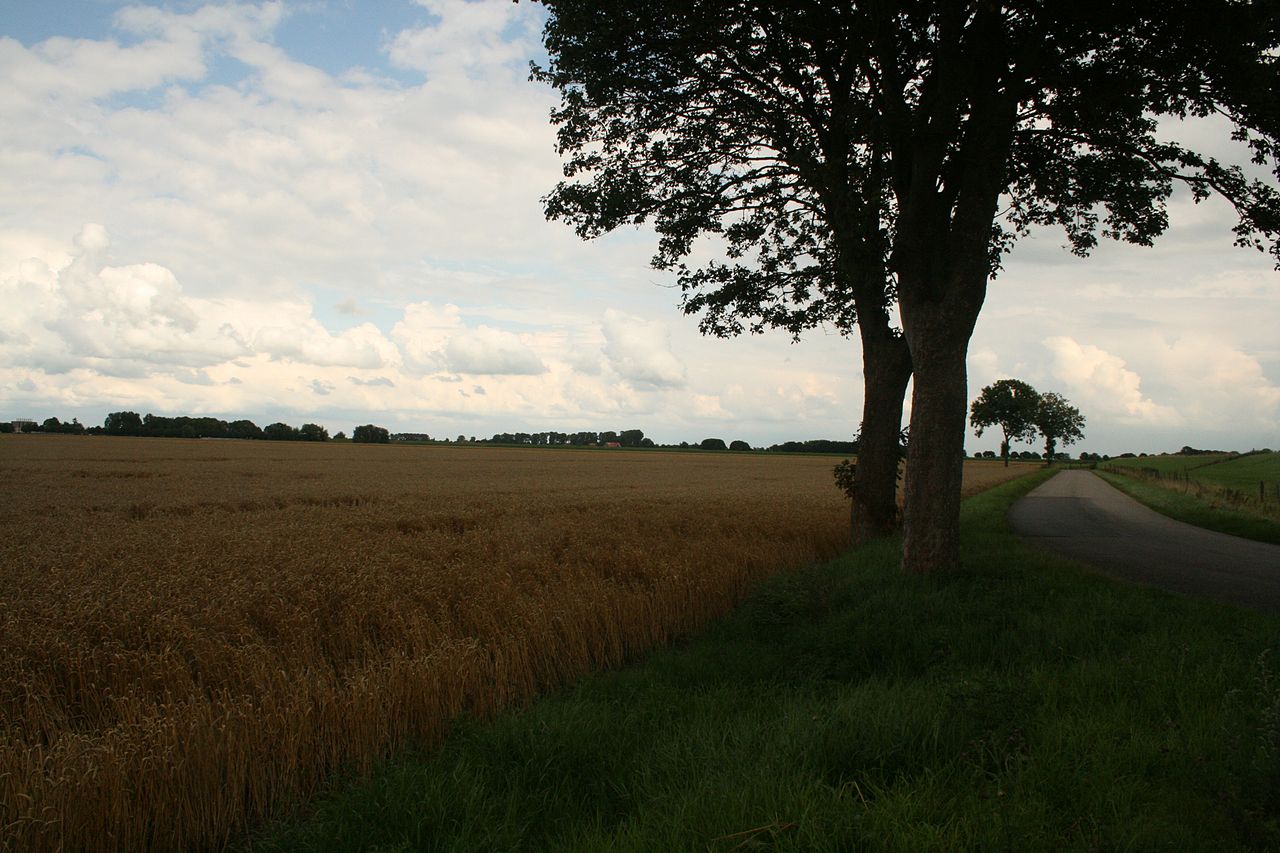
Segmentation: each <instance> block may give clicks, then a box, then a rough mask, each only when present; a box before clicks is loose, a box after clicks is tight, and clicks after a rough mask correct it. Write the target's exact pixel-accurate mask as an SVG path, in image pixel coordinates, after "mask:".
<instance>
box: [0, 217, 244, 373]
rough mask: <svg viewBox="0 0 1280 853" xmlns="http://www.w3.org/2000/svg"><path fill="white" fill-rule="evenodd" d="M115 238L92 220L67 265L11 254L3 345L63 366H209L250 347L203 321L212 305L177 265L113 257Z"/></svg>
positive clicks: (27, 358) (10, 354) (0, 283)
mask: <svg viewBox="0 0 1280 853" xmlns="http://www.w3.org/2000/svg"><path fill="white" fill-rule="evenodd" d="M110 245H111V243H110V238H109V237H108V236H107V232H106V229H104V228H103V227H102V226H101V225H96V224H89V225H86V226H84V228H83V229H81V231H80V233H79V234H78V235H77V237H76V238H75V241H74V248H73V250H72V251H71V252H70V253H69V255H68V257H69V262H66V263H64V264H63V265H62V266H61V267H59V268H51V267H50V266H49V265H48V264H47V263H46V262H45V261H44V260H42V259H41V258H40V257H27V258H22V259H20V260H18V261H17V263H13V262H12V260H11V261H10V264H9V271H8V272H7V273H0V295H2V296H3V301H4V303H5V304H6V305H8V306H10V310H9V311H8V312H7V314H6V315H5V316H4V317H0V341H3V343H0V353H3V354H4V356H5V357H6V358H8V359H9V360H10V362H11V363H15V364H29V365H32V366H38V367H44V368H49V369H57V368H59V367H61V368H65V367H66V366H68V363H69V364H76V363H81V362H83V361H85V360H87V359H93V360H108V361H131V362H141V363H145V364H150V365H154V366H157V367H161V366H164V367H168V366H184V367H203V366H207V365H210V364H217V363H219V362H222V361H226V360H228V359H231V358H235V357H237V356H239V355H243V354H245V353H247V352H248V348H247V347H246V345H245V344H244V342H243V341H242V340H241V339H240V338H239V337H238V335H237V334H236V333H235V330H234V329H233V328H231V327H229V326H227V325H225V324H217V323H214V322H208V321H202V319H201V318H202V317H206V316H208V312H207V311H206V310H205V308H206V306H205V305H203V304H201V303H200V302H198V301H193V300H191V299H189V298H187V296H186V295H185V294H184V293H183V290H182V287H181V285H180V284H179V283H178V281H177V279H176V278H174V276H173V274H172V273H171V272H170V271H169V270H167V269H165V268H164V267H161V266H159V265H157V264H151V263H142V264H129V265H124V266H109V265H107V263H106V261H105V258H106V255H107V252H108V250H109V248H110Z"/></svg>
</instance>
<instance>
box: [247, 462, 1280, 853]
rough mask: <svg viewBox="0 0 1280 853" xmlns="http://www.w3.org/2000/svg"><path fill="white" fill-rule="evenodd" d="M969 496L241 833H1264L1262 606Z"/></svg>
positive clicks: (1274, 703)
mask: <svg viewBox="0 0 1280 853" xmlns="http://www.w3.org/2000/svg"><path fill="white" fill-rule="evenodd" d="M1047 476H1049V474H1048V472H1045V473H1040V474H1037V475H1034V476H1031V477H1028V478H1024V479H1022V480H1019V481H1015V482H1013V483H1009V484H1006V485H1004V486H1001V487H998V488H996V489H993V490H991V491H989V492H986V493H983V494H981V495H978V496H975V497H973V498H970V499H969V500H968V501H967V502H966V504H965V507H964V540H965V541H964V553H965V565H964V569H963V571H962V572H960V573H958V574H956V575H953V576H949V577H944V578H917V577H906V576H903V575H902V574H901V573H900V572H899V570H898V567H897V543H896V542H893V541H888V542H883V543H877V544H874V545H872V546H869V547H866V548H862V549H860V550H857V551H855V552H852V553H850V554H848V555H846V556H844V557H841V558H838V559H836V560H832V561H830V562H827V563H824V564H821V565H816V566H813V567H811V568H809V569H806V570H803V571H799V572H794V573H789V574H784V575H781V576H778V577H776V578H774V579H772V580H769V581H766V582H764V583H762V584H761V585H760V586H759V587H758V588H757V589H756V591H755V592H754V594H753V595H752V596H751V597H750V598H749V599H748V600H747V601H746V603H745V604H744V605H742V606H741V607H739V608H738V609H737V610H736V611H735V612H734V613H733V615H731V616H730V617H729V618H727V619H725V620H723V621H721V622H718V623H716V624H715V625H714V626H713V627H712V628H711V629H710V630H709V631H708V632H706V633H705V634H704V635H702V636H700V637H698V638H696V639H694V640H692V641H688V642H686V643H683V644H682V645H680V646H678V647H675V648H671V649H667V650H665V651H661V652H658V653H656V654H653V655H651V656H650V657H648V658H647V659H645V660H644V661H643V662H641V663H639V664H637V665H634V666H631V667H628V668H624V669H621V670H617V671H613V672H607V673H603V674H599V675H595V676H591V677H589V678H586V679H584V680H582V681H580V682H578V683H577V684H576V685H574V686H572V687H570V688H567V689H565V690H563V691H561V692H558V693H555V694H552V695H547V696H544V697H543V698H541V699H539V700H537V701H535V702H533V703H531V704H529V705H528V706H527V707H525V708H523V709H521V710H516V711H511V712H507V713H505V714H502V715H500V716H497V717H495V718H493V719H489V720H467V721H463V722H460V723H458V724H456V725H455V726H454V727H453V730H452V732H451V734H450V736H449V737H448V738H447V739H446V741H445V742H444V744H443V746H441V747H439V748H437V749H434V750H421V751H416V752H415V751H410V752H407V753H401V754H399V755H397V756H395V757H393V758H391V759H389V760H386V761H384V762H383V763H382V764H381V765H380V766H379V767H378V768H377V770H376V771H375V773H374V774H373V775H371V776H365V777H362V778H353V777H345V778H341V779H335V780H332V781H331V783H330V785H329V786H328V790H329V792H328V793H327V794H326V795H325V796H323V797H322V798H320V799H319V800H317V801H314V802H312V803H310V804H308V805H306V807H305V810H304V811H303V812H302V817H301V818H300V819H299V820H297V821H295V822H287V823H277V824H275V825H272V826H270V827H267V828H266V829H265V830H264V831H263V832H262V833H260V834H258V835H256V836H255V837H254V838H253V839H252V840H251V841H247V842H244V843H245V844H246V845H251V846H247V847H245V849H252V850H253V851H255V853H256V852H257V851H264V853H265V851H284V850H322V851H323V850H329V851H339V850H371V851H372V850H376V851H382V853H390V851H417V850H423V851H435V850H439V851H445V850H451V851H452V850H458V851H461V850H571V851H599V850H628V851H679V850H689V851H694V850H696V851H708V850H710V851H731V850H786V851H801V850H805V851H808V850H817V851H837V850H852V849H868V850H901V851H918V850H930V849H935V850H936V849H947V850H990V849H1017V850H1048V849H1055V850H1056V849H1069V850H1086V849H1138V850H1151V849H1179V850H1237V849H1239V850H1244V849H1260V848H1266V849H1276V848H1277V847H1280V822H1278V815H1280V657H1277V652H1275V651H1273V648H1274V647H1275V646H1276V644H1277V638H1280V618H1276V617H1268V616H1264V615H1261V614H1255V613H1251V612H1245V611H1241V610H1237V609H1234V608H1230V607H1226V606H1221V605H1216V604H1211V603H1207V602H1200V601H1196V600H1192V599H1187V598H1182V597H1178V596H1174V595H1170V594H1166V593H1162V592H1159V591H1156V590H1151V589H1147V588H1141V587H1136V586H1128V585H1124V584H1121V583H1117V582H1113V581H1109V580H1106V579H1103V578H1101V577H1098V576H1095V575H1092V574H1090V573H1088V572H1086V571H1085V570H1084V569H1082V568H1081V567H1080V566H1079V565H1077V564H1074V563H1072V562H1070V561H1067V560H1063V559H1060V558H1057V557H1053V556H1050V555H1047V554H1044V553H1040V552H1037V551H1034V550H1032V549H1030V548H1029V547H1027V546H1024V545H1023V544H1021V543H1020V542H1018V540H1016V539H1015V538H1014V537H1013V536H1012V534H1011V533H1010V531H1009V528H1008V526H1007V524H1006V522H1005V512H1006V510H1007V508H1008V507H1009V505H1010V504H1011V503H1012V502H1013V501H1014V500H1015V499H1017V498H1018V497H1020V496H1022V495H1023V494H1025V493H1026V492H1028V491H1029V490H1030V489H1031V488H1032V487H1034V486H1035V485H1037V484H1038V483H1040V482H1042V481H1043V480H1044V479H1045V478H1046V477H1047Z"/></svg>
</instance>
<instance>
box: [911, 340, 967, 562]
mask: <svg viewBox="0 0 1280 853" xmlns="http://www.w3.org/2000/svg"><path fill="white" fill-rule="evenodd" d="M965 352H966V347H964V346H963V345H962V346H959V347H956V346H954V345H952V346H949V347H936V346H929V347H928V348H925V349H924V351H923V352H921V351H920V350H919V349H917V351H915V352H913V353H912V358H913V360H914V362H915V379H914V385H913V388H912V394H911V445H910V455H909V457H908V460H909V461H908V463H907V476H906V484H905V498H906V506H905V509H904V512H903V543H902V568H903V571H905V572H907V573H909V574H931V573H935V572H947V571H951V570H953V569H956V568H958V567H959V563H960V490H961V485H962V478H963V474H964V427H965V410H966V407H967V403H968V394H969V389H968V381H967V374H966V366H965Z"/></svg>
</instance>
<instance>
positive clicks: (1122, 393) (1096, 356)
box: [1043, 336, 1183, 426]
mask: <svg viewBox="0 0 1280 853" xmlns="http://www.w3.org/2000/svg"><path fill="white" fill-rule="evenodd" d="M1043 343H1044V346H1045V347H1047V348H1048V349H1049V351H1050V352H1051V353H1052V354H1053V363H1052V366H1051V370H1052V372H1053V375H1054V376H1055V377H1056V378H1058V379H1059V380H1061V381H1062V382H1065V383H1066V385H1067V388H1068V390H1069V392H1070V393H1069V394H1068V396H1069V397H1071V398H1072V399H1073V400H1077V401H1079V404H1080V409H1081V410H1082V411H1084V412H1085V413H1086V416H1087V415H1088V414H1089V413H1090V412H1102V413H1106V414H1109V415H1112V416H1116V417H1118V418H1119V419H1121V420H1126V421H1136V422H1140V423H1145V424H1149V425H1153V426H1176V425H1178V424H1179V423H1181V422H1182V420H1183V418H1182V416H1181V415H1180V414H1179V413H1178V411H1177V410H1176V409H1174V408H1172V407H1170V406H1163V405H1160V404H1158V403H1156V402H1155V401H1153V400H1151V399H1149V398H1147V397H1145V396H1144V395H1143V393H1142V388H1141V385H1142V378H1141V377H1140V376H1138V374H1137V373H1135V372H1134V371H1132V370H1130V369H1129V368H1128V367H1127V366H1126V365H1125V362H1124V359H1122V358H1120V357H1119V356H1115V355H1112V354H1111V353H1109V352H1106V351H1105V350H1102V349H1099V348H1098V347H1096V346H1093V345H1092V344H1080V343H1078V342H1077V341H1075V340H1074V339H1073V338H1069V337H1066V336H1057V337H1051V338H1046V339H1045V340H1044V342H1043Z"/></svg>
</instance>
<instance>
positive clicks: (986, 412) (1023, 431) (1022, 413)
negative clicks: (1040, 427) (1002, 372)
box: [969, 379, 1040, 468]
mask: <svg viewBox="0 0 1280 853" xmlns="http://www.w3.org/2000/svg"><path fill="white" fill-rule="evenodd" d="M1039 411H1040V394H1039V393H1038V392H1037V391H1036V389H1034V388H1032V387H1031V386H1030V385H1028V384H1027V383H1025V382H1023V381H1022V380H1021V379H1000V380H997V381H995V382H992V383H991V384H990V385H988V386H987V387H986V388H983V389H982V393H980V394H979V395H978V398H977V399H976V400H974V401H973V404H972V405H970V406H969V425H970V426H972V427H973V429H974V432H975V433H977V434H978V436H979V437H981V436H982V433H983V432H984V431H986V430H988V429H990V428H991V427H995V426H998V427H1000V431H1001V432H1002V433H1003V440H1002V441H1001V442H1000V458H1001V459H1003V460H1004V465H1005V467H1006V468H1007V467H1009V450H1010V447H1009V445H1011V444H1012V443H1013V442H1015V441H1030V440H1031V439H1032V438H1033V437H1034V436H1035V434H1036V415H1037V413H1038V412H1039Z"/></svg>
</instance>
